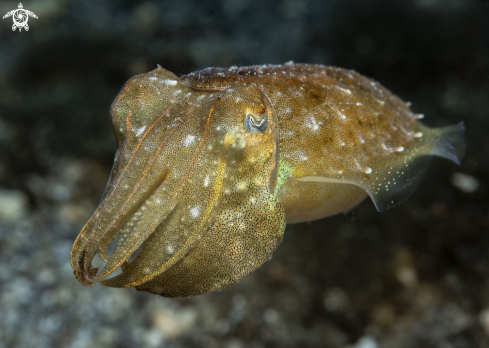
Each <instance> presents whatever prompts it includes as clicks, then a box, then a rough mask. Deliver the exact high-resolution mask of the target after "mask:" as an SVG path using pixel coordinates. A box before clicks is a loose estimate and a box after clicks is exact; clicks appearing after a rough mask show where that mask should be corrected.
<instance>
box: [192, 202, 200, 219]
mask: <svg viewBox="0 0 489 348" xmlns="http://www.w3.org/2000/svg"><path fill="white" fill-rule="evenodd" d="M199 215H200V205H196V206H195V207H193V208H192V209H190V216H191V217H193V218H196V217H198V216H199Z"/></svg>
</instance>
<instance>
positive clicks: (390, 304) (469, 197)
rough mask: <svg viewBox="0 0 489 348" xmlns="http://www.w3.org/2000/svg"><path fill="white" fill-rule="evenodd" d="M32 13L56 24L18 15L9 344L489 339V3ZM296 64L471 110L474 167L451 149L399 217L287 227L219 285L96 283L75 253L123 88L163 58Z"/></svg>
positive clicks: (3, 272)
mask: <svg viewBox="0 0 489 348" xmlns="http://www.w3.org/2000/svg"><path fill="white" fill-rule="evenodd" d="M17 5H18V3H17V1H10V0H2V2H1V3H0V15H2V16H3V14H4V13H6V12H8V11H10V10H13V9H16V8H17ZM23 5H24V8H25V9H28V10H30V11H33V12H34V13H35V14H37V16H38V17H39V18H38V19H34V18H30V19H29V25H30V30H29V31H28V32H25V31H22V32H20V33H19V31H16V32H12V30H11V26H12V18H7V19H3V20H1V21H0V348H4V347H101V346H104V347H128V348H129V347H225V348H242V347H256V348H259V347H355V348H376V347H443V348H445V347H447V348H449V347H489V336H488V335H489V252H488V251H489V249H488V247H489V212H488V206H489V196H488V184H489V181H488V175H489V163H488V155H489V134H488V132H489V115H488V114H489V111H488V110H489V1H487V0H483V1H482V0H480V1H479V0H402V1H401V0H391V1H387V0H380V1H378V0H375V1H374V0H311V1H301V0H283V1H265V0H242V1H241V0H227V1H202V0H201V1H159V2H157V1H153V2H151V1H146V2H143V1H128V0H126V1H103V2H102V1H68V0H45V1H35V0H26V1H25V2H23ZM290 60H293V61H296V62H308V63H322V64H327V65H335V66H340V67H344V68H349V69H354V70H356V71H358V72H360V73H361V74H364V75H366V76H369V77H372V78H374V79H376V80H378V81H380V82H381V83H382V84H383V85H384V86H386V87H387V88H389V89H390V90H391V91H393V92H394V93H396V94H398V95H399V96H401V98H402V99H404V100H406V101H411V102H412V103H413V105H412V109H413V111H414V112H417V113H424V114H425V115H426V118H425V120H424V122H425V123H426V124H427V125H429V126H442V125H449V124H454V123H457V122H459V121H462V120H463V121H464V122H465V124H466V127H467V132H466V139H467V151H466V156H465V159H464V161H463V163H462V165H461V166H456V165H454V164H452V163H449V162H448V161H445V160H442V159H435V160H434V161H433V164H432V167H431V169H430V171H429V173H428V175H427V177H426V179H425V181H424V183H423V184H422V186H421V187H420V188H419V190H418V191H417V192H416V193H415V194H414V195H413V196H412V197H411V198H410V199H409V200H408V201H407V202H406V203H404V204H402V205H401V206H399V207H397V208H395V209H393V210H389V211H387V212H384V213H378V212H376V210H375V209H374V207H373V205H372V203H371V202H370V201H369V200H368V201H365V202H364V203H363V204H361V205H360V206H359V207H358V209H357V215H356V218H355V219H354V220H353V221H350V220H349V218H348V217H347V216H344V215H339V216H335V217H332V218H328V219H323V220H320V221H316V222H313V223H305V224H298V225H291V226H288V227H287V230H286V232H285V238H284V241H283V243H282V245H281V246H280V247H279V248H278V250H277V251H276V252H275V254H274V256H273V258H272V260H271V261H269V262H266V263H265V264H264V265H263V266H262V267H261V268H260V269H258V270H257V271H256V272H254V273H253V274H251V275H250V276H248V277H247V278H245V279H244V280H242V281H241V282H239V283H238V284H235V285H232V286H231V287H230V288H228V289H226V290H224V291H221V292H217V293H213V294H210V295H205V296H200V297H197V298H193V299H189V300H169V299H164V298H159V297H156V296H152V295H150V294H146V293H137V292H136V291H135V290H134V289H125V290H120V289H109V288H103V287H101V286H96V287H93V288H85V287H83V286H82V285H81V284H79V283H78V281H77V280H76V279H75V277H74V276H73V274H72V269H71V267H70V265H69V252H70V248H71V245H72V243H73V241H74V239H75V238H76V236H77V234H78V232H79V230H80V229H81V227H82V226H83V224H84V223H85V222H86V220H87V219H88V218H89V216H90V215H91V213H92V212H93V210H94V209H95V207H96V205H97V204H98V201H99V199H100V196H101V194H102V191H103V188H104V185H105V181H106V179H107V177H108V174H109V171H110V167H111V164H112V159H113V154H114V150H115V141H114V137H113V135H112V130H111V128H110V123H109V119H108V109H109V107H110V104H111V102H112V100H113V99H114V97H115V96H116V95H117V93H118V91H119V89H120V88H121V86H122V84H123V83H124V82H125V81H126V80H127V79H128V78H130V77H131V76H133V75H135V74H137V73H142V72H147V71H149V70H152V69H153V68H155V67H156V64H160V65H161V66H163V67H164V68H166V69H168V70H170V71H173V72H174V73H176V74H177V75H181V74H185V73H188V72H191V71H194V70H198V69H202V68H205V67H208V66H231V65H238V66H239V65H250V64H265V63H272V64H278V63H284V62H287V61H290ZM459 174H464V175H459Z"/></svg>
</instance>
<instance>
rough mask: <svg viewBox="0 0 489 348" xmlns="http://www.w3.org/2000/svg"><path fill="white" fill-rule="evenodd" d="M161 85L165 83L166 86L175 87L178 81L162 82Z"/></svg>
mask: <svg viewBox="0 0 489 348" xmlns="http://www.w3.org/2000/svg"><path fill="white" fill-rule="evenodd" d="M160 83H164V84H165V85H170V86H175V85H176V84H177V83H178V81H177V80H161V81H160Z"/></svg>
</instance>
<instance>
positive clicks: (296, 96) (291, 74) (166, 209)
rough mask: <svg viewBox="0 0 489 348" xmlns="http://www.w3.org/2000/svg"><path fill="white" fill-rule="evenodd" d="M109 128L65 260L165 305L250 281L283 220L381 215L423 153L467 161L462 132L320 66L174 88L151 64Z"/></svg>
mask: <svg viewBox="0 0 489 348" xmlns="http://www.w3.org/2000/svg"><path fill="white" fill-rule="evenodd" d="M111 118H112V125H113V128H114V132H115V134H116V138H117V143H118V149H117V152H116V157H115V162H114V166H113V169H112V173H111V175H110V178H109V182H108V184H107V188H106V191H105V193H104V195H103V198H102V201H101V203H100V205H99V207H98V208H97V210H96V211H95V213H94V214H93V216H92V217H91V218H90V220H89V221H88V222H87V224H86V225H85V227H84V228H83V229H82V231H81V232H80V234H79V236H78V238H77V240H76V241H75V244H74V246H73V250H72V253H71V264H72V266H73V269H74V270H75V274H76V276H77V278H78V280H79V281H80V282H81V283H82V284H84V285H87V286H91V285H93V284H94V283H95V282H98V283H99V284H102V285H106V286H111V287H120V288H123V287H135V288H136V289H137V290H140V291H148V292H151V293H155V294H158V295H162V296H167V297H191V296H195V295H200V294H205V293H208V292H211V291H215V290H220V289H223V288H225V287H227V286H229V285H231V284H233V283H235V282H236V281H238V280H240V279H241V278H243V277H245V276H246V275H248V274H250V273H251V272H253V271H254V270H255V269H256V268H257V267H259V266H260V265H261V264H262V263H263V262H265V261H266V260H268V259H269V258H270V257H271V256H272V253H273V251H274V250H275V249H276V248H277V246H278V245H279V244H280V242H281V240H282V236H283V232H284V230H285V225H286V223H295V222H301V221H311V220H315V219H320V218H323V217H326V216H330V215H333V214H337V213H341V212H345V211H348V210H349V209H352V208H353V207H355V206H356V205H358V204H359V203H360V202H361V201H362V200H364V199H365V198H366V197H367V196H370V198H371V199H372V201H373V203H374V204H375V206H376V208H377V210H379V211H383V210H386V209H389V208H392V207H394V206H396V205H398V204H400V203H402V202H403V201H405V200H406V199H407V198H408V197H409V196H410V195H411V194H412V193H413V192H414V191H415V190H416V188H417V187H418V186H419V184H420V182H421V181H422V179H423V177H424V175H425V173H426V171H427V170H428V167H429V164H430V160H431V158H432V156H440V157H444V158H447V159H449V160H451V161H453V162H455V163H459V162H460V160H461V158H462V156H463V151H464V142H463V130H464V126H463V123H460V124H458V125H454V126H448V127H444V128H435V129H433V128H429V127H427V126H425V125H423V124H422V123H421V122H420V121H419V119H421V118H422V115H417V114H414V113H412V111H411V110H410V108H409V106H408V104H406V103H404V102H403V101H402V100H401V99H399V98H398V97H397V96H395V95H394V94H392V93H390V92H389V91H388V90H387V89H385V88H384V87H383V86H381V85H380V84H379V83H378V82H375V81H373V80H371V79H368V78H366V77H364V76H362V75H360V74H358V73H356V72H354V71H351V70H345V69H341V68H335V67H327V66H322V65H308V64H293V63H287V64H285V65H265V66H251V67H241V68H238V67H232V68H229V69H223V68H208V69H205V70H202V71H198V72H194V73H191V74H189V75H186V76H182V77H180V78H179V77H177V76H176V75H174V74H173V73H171V72H169V71H167V70H165V69H163V68H161V67H158V68H157V69H155V70H153V71H151V72H149V73H147V74H142V75H138V76H135V77H133V78H132V79H130V80H129V81H128V82H127V83H126V84H125V85H124V87H123V89H122V90H121V92H120V93H119V95H118V96H117V97H116V99H115V101H114V103H113V104H112V107H111ZM111 246H114V247H113V251H111V252H109V251H110V250H111V249H112V248H111ZM97 254H98V255H99V256H100V258H101V259H102V260H103V261H104V262H105V266H104V267H103V269H102V270H100V271H99V270H98V269H97V268H94V267H93V266H92V259H93V258H94V257H95V255H97ZM119 268H121V269H122V272H121V273H120V274H118V275H116V276H113V277H112V278H108V277H109V276H110V275H113V273H114V272H115V271H116V270H117V269H119Z"/></svg>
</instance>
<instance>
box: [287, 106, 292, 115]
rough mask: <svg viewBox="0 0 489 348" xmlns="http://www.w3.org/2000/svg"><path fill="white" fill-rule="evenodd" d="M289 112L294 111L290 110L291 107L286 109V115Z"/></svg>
mask: <svg viewBox="0 0 489 348" xmlns="http://www.w3.org/2000/svg"><path fill="white" fill-rule="evenodd" d="M289 112H292V109H291V108H290V106H289V107H288V108H287V109H285V113H287V114H288V113H289Z"/></svg>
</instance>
